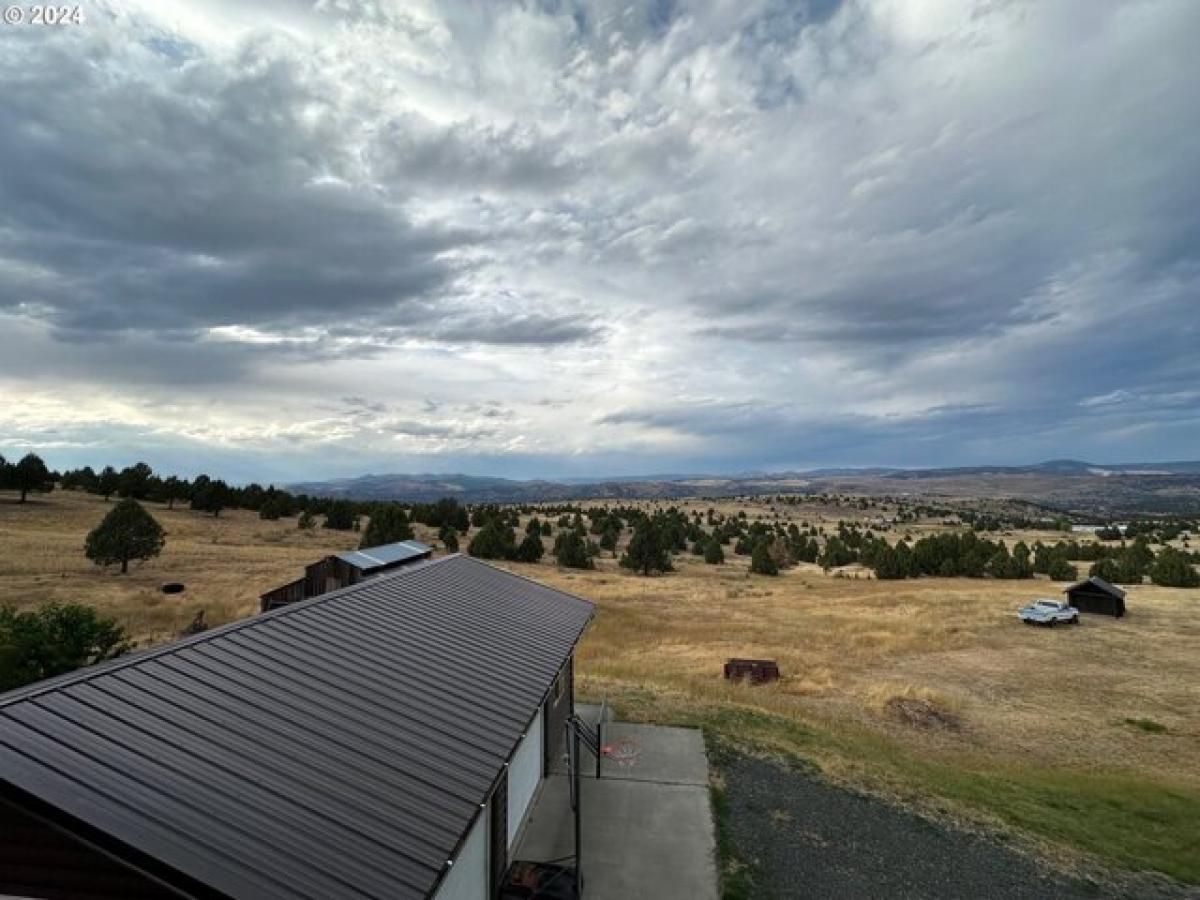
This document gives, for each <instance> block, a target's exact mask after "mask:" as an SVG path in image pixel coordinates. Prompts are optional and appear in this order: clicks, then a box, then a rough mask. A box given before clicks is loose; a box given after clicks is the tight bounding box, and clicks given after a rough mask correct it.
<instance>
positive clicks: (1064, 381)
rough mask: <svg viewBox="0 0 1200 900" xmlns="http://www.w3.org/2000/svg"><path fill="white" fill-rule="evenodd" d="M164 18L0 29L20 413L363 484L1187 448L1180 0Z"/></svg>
mask: <svg viewBox="0 0 1200 900" xmlns="http://www.w3.org/2000/svg"><path fill="white" fill-rule="evenodd" d="M189 9H190V11H191V14H190V15H189V16H168V15H167V14H165V13H163V12H161V11H160V10H159V9H158V7H157V6H156V5H153V4H150V3H148V2H147V3H141V2H135V0H129V2H123V3H121V4H116V3H110V2H107V0H104V2H101V3H99V4H98V5H97V11H96V14H95V15H94V16H92V17H91V21H90V22H89V25H88V27H87V28H80V29H57V30H53V31H42V30H34V29H4V30H0V323H2V324H3V325H4V327H5V328H7V329H8V330H9V331H10V332H11V334H12V335H14V336H17V338H18V339H17V340H13V341H11V344H12V346H11V347H8V346H6V347H5V353H4V355H3V358H2V359H0V390H3V391H5V392H6V393H7V392H8V391H13V393H14V395H16V394H17V392H18V391H19V392H20V394H21V395H22V396H25V395H31V394H32V393H34V388H35V387H36V389H37V390H38V391H42V392H43V394H39V396H38V403H40V404H41V405H40V406H37V407H36V408H34V409H31V410H28V411H27V410H22V412H30V413H31V414H30V415H26V416H25V417H24V418H25V419H28V420H30V421H31V422H33V424H32V425H31V426H30V427H31V428H35V430H36V431H37V433H40V434H51V433H53V434H57V435H59V437H60V438H61V440H62V441H63V442H64V443H70V442H71V441H72V440H74V438H72V433H73V432H72V428H73V425H72V421H73V420H72V418H71V412H70V404H67V403H65V402H64V401H63V399H62V398H63V397H65V396H76V395H78V393H79V390H80V385H84V384H86V385H88V386H89V390H91V389H92V388H93V387H94V388H95V390H96V392H97V397H99V398H101V399H105V400H106V401H111V402H113V403H116V402H117V400H118V399H119V400H121V401H122V402H124V400H127V399H128V398H130V397H132V398H135V399H136V401H137V403H138V404H140V405H139V409H140V408H141V406H145V407H146V408H147V409H148V410H150V411H149V412H147V413H146V421H147V422H151V423H152V424H151V425H146V426H144V427H146V428H148V429H149V428H155V429H158V431H157V432H155V434H156V436H155V440H156V441H160V442H163V446H166V445H167V444H169V434H171V433H174V434H176V435H177V437H178V441H179V442H180V443H179V444H178V446H180V447H185V446H186V447H188V448H191V449H189V450H188V451H187V452H188V453H193V452H195V443H194V442H195V441H197V440H201V439H202V438H203V439H210V438H211V439H212V440H220V441H226V442H228V444H229V446H231V447H232V446H236V447H238V448H241V449H239V450H237V452H238V453H243V454H246V455H253V454H255V453H258V454H261V455H262V458H263V459H267V460H269V459H271V458H275V457H276V456H277V455H278V452H279V450H278V448H279V445H280V442H292V443H294V444H295V445H297V446H298V447H300V446H303V447H306V448H308V449H307V450H305V451H304V453H308V452H311V453H312V454H313V456H311V457H305V458H306V459H318V460H319V458H320V456H319V454H320V452H321V450H322V448H327V447H328V446H330V445H331V444H336V445H337V446H338V447H339V448H340V450H341V451H342V452H343V454H344V455H343V457H342V459H345V460H351V459H353V460H355V461H363V464H364V465H370V466H371V467H372V468H376V470H379V463H380V462H381V461H382V464H383V465H388V464H391V461H392V460H394V459H396V458H397V454H402V452H403V453H408V452H411V453H416V454H420V453H433V452H436V453H440V454H447V455H449V458H457V459H464V460H465V459H474V460H477V461H481V460H488V461H490V463H489V464H496V465H498V466H499V464H497V463H496V460H498V459H512V460H523V461H524V462H522V463H521V465H527V466H528V467H529V469H530V472H531V473H532V474H540V473H541V471H542V467H539V465H540V464H536V463H535V462H531V461H536V460H539V459H541V460H546V461H556V462H554V463H553V465H560V464H561V467H562V469H563V470H564V471H566V470H569V469H570V468H571V466H573V465H576V464H577V463H578V464H582V463H580V461H581V460H585V459H591V460H593V461H594V462H595V461H597V460H599V461H600V462H603V460H604V459H605V458H611V459H613V460H618V459H620V460H625V462H626V464H628V465H630V466H633V465H639V466H641V465H649V466H651V467H652V468H655V469H659V470H662V469H678V468H679V467H680V466H683V465H694V466H697V467H703V468H711V467H713V466H716V465H729V466H734V467H737V466H739V465H740V464H741V462H746V463H747V464H749V463H753V464H756V465H757V464H761V465H786V464H787V463H788V461H789V460H793V461H796V462H812V463H825V462H830V463H837V462H864V463H870V462H884V463H887V462H901V461H909V462H913V463H920V462H922V461H923V460H927V461H928V462H931V463H932V462H934V461H939V462H954V461H955V459H954V458H953V455H954V454H959V455H960V456H961V457H963V458H964V459H967V458H968V457H970V458H971V461H989V460H988V459H987V457H988V454H991V457H992V459H993V460H995V461H1004V460H1010V459H1017V460H1027V459H1031V458H1036V457H1037V456H1038V455H1041V454H1046V455H1052V456H1059V455H1081V454H1077V453H1075V448H1076V447H1078V446H1080V445H1081V444H1082V445H1083V446H1084V447H1087V448H1089V449H1091V448H1093V447H1095V448H1096V449H1097V454H1096V455H1098V456H1102V457H1107V458H1108V459H1109V460H1112V459H1115V458H1116V457H1118V456H1121V455H1123V454H1132V455H1147V454H1148V455H1151V456H1158V457H1165V456H1186V455H1188V454H1189V452H1190V450H1189V448H1190V447H1193V446H1195V445H1196V441H1197V440H1200V432H1198V431H1197V428H1198V427H1200V426H1197V425H1196V423H1195V418H1196V417H1195V415H1194V413H1195V409H1196V397H1195V393H1194V391H1195V388H1194V385H1195V384H1196V383H1197V378H1200V356H1198V355H1197V354H1196V353H1195V347H1196V344H1197V339H1198V338H1200V333H1198V329H1200V319H1198V318H1197V316H1196V310H1197V303H1198V302H1200V177H1197V176H1198V173H1197V163H1196V160H1198V159H1200V106H1197V105H1196V104H1195V102H1194V99H1193V98H1192V96H1191V95H1192V91H1191V86H1192V85H1193V84H1194V83H1196V82H1197V80H1198V79H1200V62H1198V61H1197V57H1196V55H1195V53H1194V48H1193V47H1192V43H1193V41H1192V40H1191V37H1192V35H1194V34H1195V32H1196V30H1197V28H1200V7H1197V6H1196V5H1195V4H1192V3H1187V2H1183V0H1143V2H1136V3H1134V2H1129V3H1125V2H1116V3H1111V4H1103V5H1101V6H1097V5H1095V4H1093V3H1090V2H1082V0H1070V2H1064V3H1056V4H1036V3H1024V2H1012V3H994V2H987V0H968V2H962V0H945V2H935V3H931V4H928V5H926V6H925V7H923V8H922V11H921V12H920V13H919V14H917V13H916V12H914V11H913V8H912V7H911V6H909V5H906V4H890V3H882V2H873V0H845V2H832V0H827V2H826V0H823V2H810V3H794V2H787V0H747V2H744V3H738V4H693V3H687V2H658V3H651V4H642V5H634V6H632V7H631V6H630V5H629V4H627V3H625V2H621V0H611V2H610V0H600V2H594V3H592V2H589V3H583V2H561V3H536V4H519V3H494V4H484V5H483V6H480V5H478V4H457V3H454V4H448V3H422V2H414V3H410V4H403V5H387V4H371V3H361V4H360V3H338V4H317V5H309V4H291V3H286V2H283V0H272V2H271V3H270V4H251V5H247V4H236V3H232V2H229V0H204V2H200V0H197V2H196V3H195V4H192V5H190V7H189ZM548 385H552V387H550V386H548ZM47 386H48V387H47ZM55 392H58V393H55ZM167 393H169V395H170V396H169V399H164V395H165V394H167ZM481 397H488V398H493V397H496V398H501V397H502V398H503V406H502V407H501V406H488V405H486V404H485V403H483V402H481V401H479V398H481ZM114 398H116V399H114ZM331 398H343V399H342V400H341V401H337V400H334V399H331ZM97 402H99V400H98V401H97ZM64 410H66V411H64ZM154 410H160V411H161V415H159V414H158V413H155V412H154ZM75 414H76V415H81V413H79V411H76V412H75ZM114 415H118V414H114ZM97 416H98V418H101V419H103V420H104V421H105V422H107V423H108V424H107V425H104V426H101V425H98V424H96V422H93V421H91V420H88V421H87V422H83V421H82V420H80V422H79V423H78V424H77V426H75V427H76V430H77V431H78V434H77V435H76V437H78V438H79V440H80V441H82V442H84V443H88V445H89V446H91V445H92V444H93V443H94V442H95V441H97V440H101V439H100V438H97V435H98V434H101V433H102V429H103V427H110V428H111V427H113V426H112V421H114V420H113V419H112V418H111V417H110V418H104V417H103V416H99V414H97ZM198 416H199V417H203V418H205V423H204V426H203V428H202V429H200V430H198V431H193V430H189V429H190V426H191V422H192V420H193V419H195V418H197V417H198ZM209 417H211V421H210V420H209ZM17 418H18V417H15V416H14V420H16V419H17ZM0 424H6V422H0ZM128 427H134V426H128ZM137 427H143V426H137ZM97 429H99V430H97ZM256 429H260V430H261V432H262V437H261V439H258V440H257V443H256V438H255V434H256ZM31 433H33V432H31ZM123 434H124V432H123ZM164 435H166V436H164ZM1089 435H1090V436H1089ZM214 436H215V437H214ZM122 440H131V439H130V438H128V436H127V435H126V436H125V437H122ZM268 446H269V451H268V450H267V449H264V448H268ZM351 446H353V448H354V449H353V451H351V450H348V449H346V448H349V447H351ZM398 446H399V447H401V448H402V451H400V450H397V449H396V448H397V447H398ZM597 447H603V448H604V449H605V453H606V454H607V456H596V455H595V454H596V448H597ZM1106 448H1107V452H1101V451H1105V450H1106ZM164 452H166V451H164ZM179 452H180V453H181V454H182V453H183V452H184V451H182V450H180V451H179ZM229 452H230V453H233V452H234V451H233V450H230V451H229ZM296 452H297V453H298V454H300V455H298V456H297V457H296V458H297V459H300V457H301V456H303V454H302V453H301V452H300V451H299V450H297V451H296ZM271 454H275V456H272V455H271ZM939 454H940V456H939ZM935 457H937V459H936V460H935ZM564 460H571V462H570V463H569V464H568V463H567V462H563V461H564ZM656 460H658V461H657V462H656ZM265 464H266V463H264V465H265ZM295 464H296V465H300V463H299V462H296V463H295ZM513 465H517V463H513ZM545 465H546V466H548V467H550V468H553V465H552V463H551V462H546V464H545ZM499 468H505V469H506V470H507V471H512V470H511V469H508V468H507V464H506V465H503V466H499ZM314 474H320V473H314Z"/></svg>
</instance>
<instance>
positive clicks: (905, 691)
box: [867, 684, 963, 731]
mask: <svg viewBox="0 0 1200 900" xmlns="http://www.w3.org/2000/svg"><path fill="white" fill-rule="evenodd" d="M867 698H868V702H869V703H870V705H871V706H872V707H874V708H875V710H876V711H878V712H880V713H882V714H884V715H886V716H887V717H888V718H890V719H894V720H895V721H898V722H900V723H902V724H904V725H911V726H913V727H916V728H930V729H937V730H941V731H961V730H962V729H963V717H962V710H961V707H960V705H959V704H958V703H956V702H954V701H953V700H951V699H950V698H948V697H946V696H945V695H943V694H940V693H938V692H937V691H933V690H930V689H929V688H923V687H918V686H916V685H911V684H906V685H901V686H897V685H893V684H881V685H876V686H875V687H873V688H871V689H870V690H869V691H868V692H867Z"/></svg>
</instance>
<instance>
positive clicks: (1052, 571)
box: [1046, 556, 1079, 581]
mask: <svg viewBox="0 0 1200 900" xmlns="http://www.w3.org/2000/svg"><path fill="white" fill-rule="evenodd" d="M1046 574H1047V575H1049V576H1050V580H1051V581H1074V580H1075V579H1076V578H1078V577H1079V572H1078V571H1076V569H1075V567H1074V566H1073V565H1071V564H1070V563H1069V562H1068V561H1067V559H1066V557H1065V556H1055V557H1053V558H1052V559H1051V560H1050V566H1049V570H1048V571H1047V572H1046Z"/></svg>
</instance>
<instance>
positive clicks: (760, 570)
mask: <svg viewBox="0 0 1200 900" xmlns="http://www.w3.org/2000/svg"><path fill="white" fill-rule="evenodd" d="M750 571H751V572H753V573H754V574H756V575H778V574H779V565H778V564H777V563H776V562H775V557H774V556H773V555H772V554H771V548H770V546H769V545H768V544H767V542H766V541H759V542H758V543H757V544H755V545H754V550H753V551H752V552H751V553H750Z"/></svg>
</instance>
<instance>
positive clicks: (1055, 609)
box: [1017, 600, 1079, 625]
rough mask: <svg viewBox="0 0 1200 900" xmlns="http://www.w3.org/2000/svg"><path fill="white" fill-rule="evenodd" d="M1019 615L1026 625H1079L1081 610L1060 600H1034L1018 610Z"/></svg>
mask: <svg viewBox="0 0 1200 900" xmlns="http://www.w3.org/2000/svg"><path fill="white" fill-rule="evenodd" d="M1017 615H1018V616H1019V617H1020V619H1021V621H1022V622H1024V623H1025V624H1026V625H1057V624H1058V623H1059V622H1066V623H1067V624H1068V625H1078V624H1079V610H1077V609H1076V608H1075V607H1073V606H1071V605H1070V604H1069V603H1065V602H1063V601H1060V600H1034V601H1033V602H1032V603H1030V604H1029V605H1028V606H1022V607H1021V608H1020V609H1019V610H1017Z"/></svg>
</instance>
